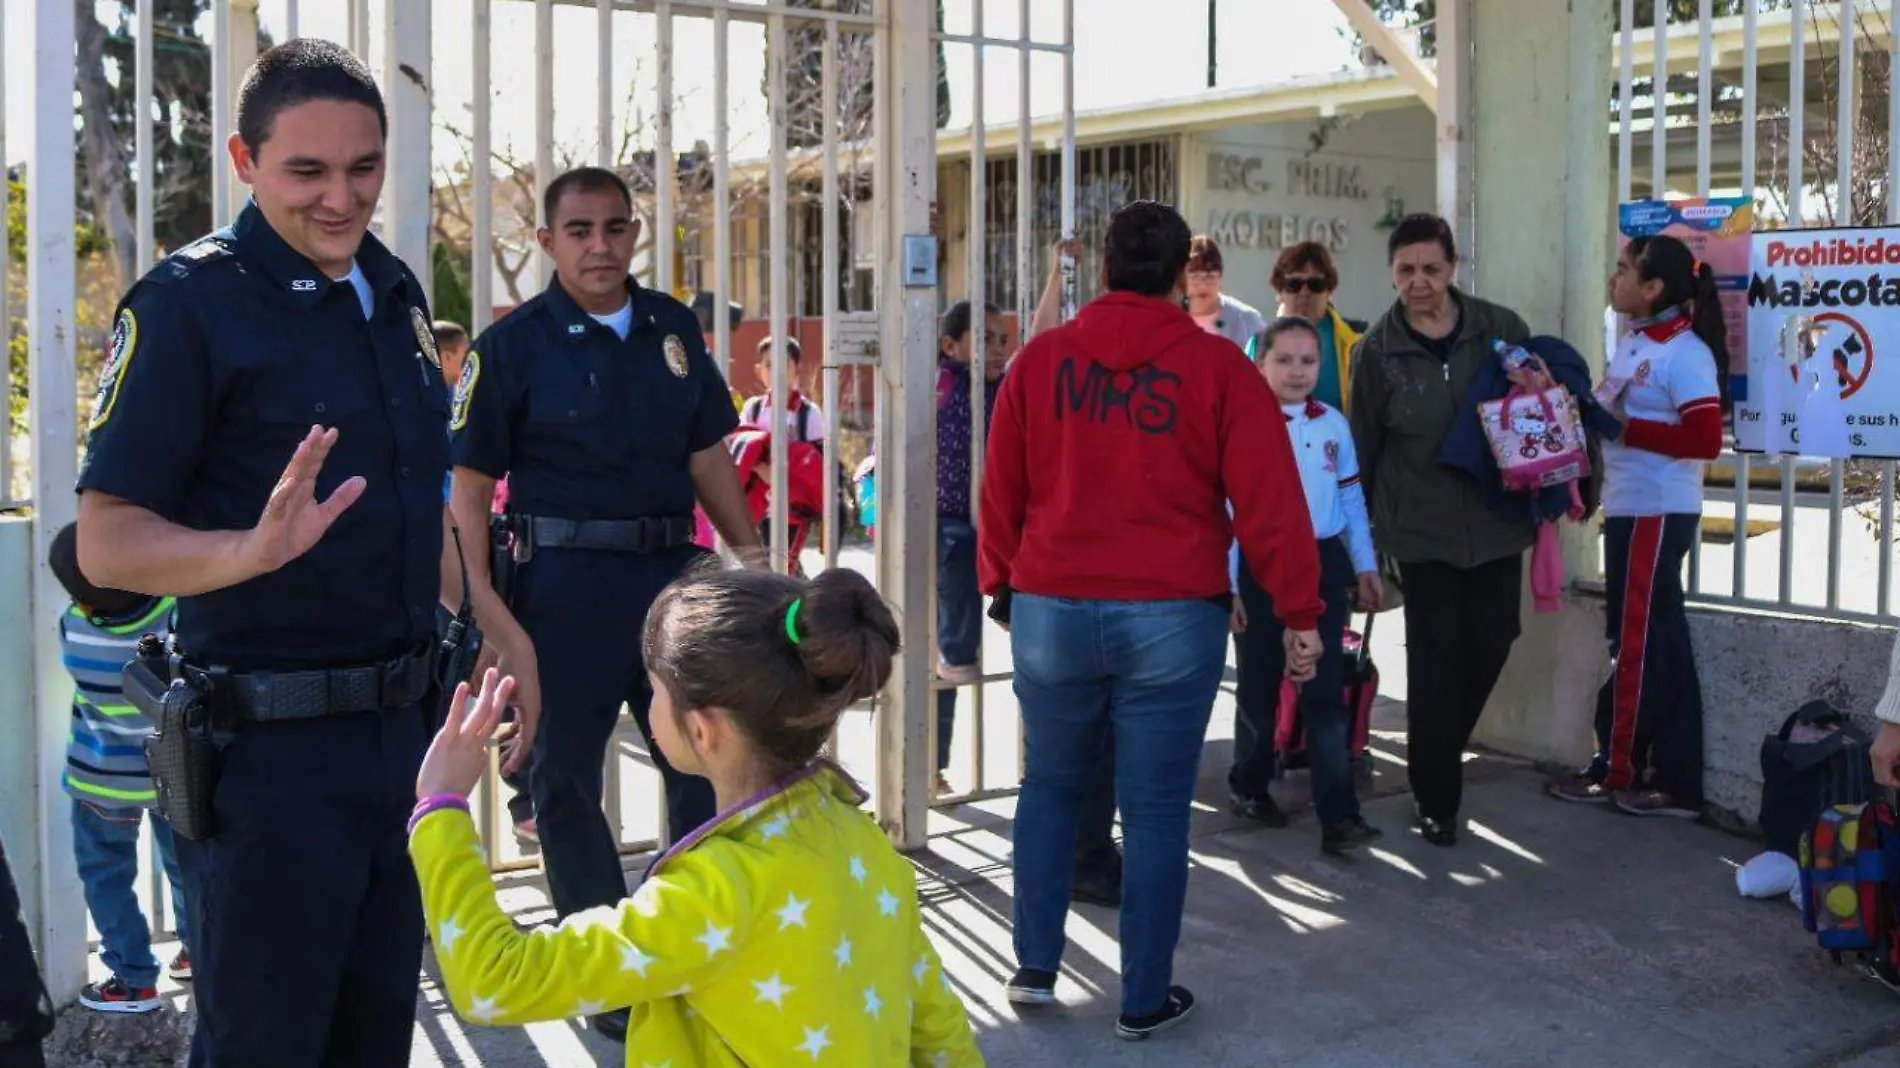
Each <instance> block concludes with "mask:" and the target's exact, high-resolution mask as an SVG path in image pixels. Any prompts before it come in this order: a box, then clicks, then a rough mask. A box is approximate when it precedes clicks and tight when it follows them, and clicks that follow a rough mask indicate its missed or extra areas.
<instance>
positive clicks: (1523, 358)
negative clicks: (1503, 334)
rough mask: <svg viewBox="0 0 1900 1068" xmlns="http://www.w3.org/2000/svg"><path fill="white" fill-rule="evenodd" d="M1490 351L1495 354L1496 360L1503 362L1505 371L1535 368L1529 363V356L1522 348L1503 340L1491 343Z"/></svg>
mask: <svg viewBox="0 0 1900 1068" xmlns="http://www.w3.org/2000/svg"><path fill="white" fill-rule="evenodd" d="M1491 351H1493V352H1495V353H1497V354H1498V359H1500V360H1503V361H1504V369H1505V370H1506V371H1512V372H1516V371H1522V370H1525V369H1526V368H1529V367H1533V366H1535V365H1534V364H1533V363H1532V361H1531V354H1530V353H1529V352H1527V351H1525V349H1524V346H1522V345H1517V344H1513V343H1512V342H1509V341H1506V340H1504V339H1503V338H1499V339H1498V340H1496V341H1493V342H1492V343H1491Z"/></svg>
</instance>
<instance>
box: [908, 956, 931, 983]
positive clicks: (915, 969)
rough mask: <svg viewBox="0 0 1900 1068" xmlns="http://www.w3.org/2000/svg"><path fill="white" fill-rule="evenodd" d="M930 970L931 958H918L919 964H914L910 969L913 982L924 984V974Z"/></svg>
mask: <svg viewBox="0 0 1900 1068" xmlns="http://www.w3.org/2000/svg"><path fill="white" fill-rule="evenodd" d="M929 968H930V958H929V957H918V958H917V963H916V964H913V965H911V967H910V977H911V979H912V980H914V981H916V982H919V983H921V982H923V981H924V972H925V971H927V970H928V969H929Z"/></svg>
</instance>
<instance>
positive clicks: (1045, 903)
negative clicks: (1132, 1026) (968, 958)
mask: <svg viewBox="0 0 1900 1068" xmlns="http://www.w3.org/2000/svg"><path fill="white" fill-rule="evenodd" d="M1226 643H1227V613H1226V612H1225V611H1223V610H1222V609H1221V608H1220V607H1218V606H1217V605H1215V604H1213V603H1212V602H1210V601H1198V600H1197V601H1092V600H1067V599H1056V598H1049V597H1037V596H1032V595H1029V594H1021V593H1019V594H1017V595H1016V600H1015V605H1014V607H1013V609H1012V612H1011V626H1010V648H1011V649H1012V651H1013V652H1014V654H1015V660H1016V696H1017V698H1018V699H1019V700H1020V701H1021V703H1022V711H1023V724H1024V747H1025V764H1026V770H1025V771H1024V773H1023V789H1022V798H1021V800H1020V801H1019V802H1018V804H1017V807H1016V861H1015V863H1016V904H1015V926H1016V933H1015V940H1016V958H1017V962H1018V964H1019V965H1020V966H1022V967H1024V968H1035V969H1039V970H1042V971H1051V972H1053V971H1057V970H1059V968H1060V966H1061V963H1062V950H1063V945H1064V933H1063V923H1064V921H1065V920H1066V918H1067V916H1068V909H1069V878H1070V869H1071V857H1072V852H1073V849H1074V846H1075V839H1076V822H1077V819H1078V815H1079V812H1080V810H1081V808H1082V804H1083V798H1084V796H1085V795H1086V794H1087V793H1088V790H1089V787H1090V785H1091V784H1092V783H1094V782H1095V781H1096V780H1097V777H1098V775H1099V773H1100V760H1101V754H1102V748H1103V745H1104V744H1105V742H1106V740H1107V739H1108V738H1109V737H1110V736H1111V735H1112V737H1113V738H1114V744H1115V800H1116V802H1117V804H1118V806H1119V807H1120V809H1121V814H1122V834H1123V866H1122V872H1123V874H1122V910H1121V947H1122V1012H1123V1013H1125V1014H1128V1015H1142V1014H1146V1013H1150V1012H1154V1011H1155V1010H1157V1009H1159V1008H1160V1007H1161V1005H1162V1003H1163V1002H1165V1001H1166V1000H1167V997H1168V987H1169V984H1170V982H1171V980H1172V979H1173V972H1174V947H1175V943H1177V942H1178V941H1180V937H1181V909H1182V905H1183V903H1184V901H1185V900H1186V898H1187V852H1188V813H1189V808H1190V805H1191V803H1192V802H1193V800H1194V782H1195V777H1196V775H1197V774H1198V773H1199V770H1200V762H1201V748H1202V745H1203V744H1204V736H1205V734H1206V732H1207V720H1208V716H1209V714H1210V713H1211V712H1212V710H1213V706H1214V694H1215V690H1216V688H1217V687H1218V686H1219V684H1220V679H1221V673H1222V670H1223V668H1224V666H1225V665H1224V661H1225V659H1226V657H1225V656H1224V655H1223V654H1224V653H1225V651H1226Z"/></svg>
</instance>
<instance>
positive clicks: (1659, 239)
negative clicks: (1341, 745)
mask: <svg viewBox="0 0 1900 1068" xmlns="http://www.w3.org/2000/svg"><path fill="white" fill-rule="evenodd" d="M1610 306H1611V308H1613V309H1614V310H1615V311H1617V312H1620V313H1621V314H1623V315H1626V316H1629V317H1630V320H1631V321H1630V331H1629V332H1628V333H1627V334H1625V335H1624V336H1623V338H1622V339H1621V340H1620V341H1619V342H1618V343H1617V346H1616V351H1615V352H1614V353H1613V354H1611V357H1610V364H1609V367H1608V369H1607V371H1606V373H1605V375H1604V378H1603V382H1602V384H1601V385H1599V386H1598V387H1597V391H1596V392H1597V398H1598V399H1599V400H1600V401H1601V402H1602V403H1603V406H1604V408H1606V409H1607V410H1609V411H1610V412H1611V413H1612V414H1613V415H1615V416H1616V417H1617V418H1618V419H1619V420H1621V421H1622V423H1623V432H1622V434H1621V435H1620V436H1619V437H1618V438H1617V439H1616V440H1613V441H1606V442H1605V443H1604V446H1603V468H1604V474H1603V514H1604V571H1605V576H1606V578H1607V590H1606V593H1607V600H1608V605H1607V609H1608V610H1607V612H1606V616H1607V621H1608V630H1609V635H1608V636H1609V642H1610V655H1611V657H1612V658H1613V661H1614V663H1615V667H1614V670H1613V671H1612V672H1611V675H1610V679H1609V681H1608V682H1606V683H1604V685H1603V689H1602V691H1601V692H1600V693H1599V694H1598V698H1597V721H1596V735H1597V755H1596V758H1595V759H1594V760H1592V761H1591V762H1590V766H1589V767H1588V768H1585V769H1584V770H1583V771H1582V772H1579V773H1578V774H1576V775H1574V776H1570V777H1567V778H1563V779H1560V780H1557V781H1555V782H1553V783H1551V784H1550V787H1549V789H1550V793H1551V795H1552V796H1554V797H1556V798H1558V799H1560V800H1564V801H1577V802H1583V803H1590V804H1604V805H1612V804H1613V805H1615V806H1616V807H1617V808H1619V809H1622V810H1623V811H1625V812H1628V813H1630V814H1632V815H1638V816H1676V817H1681V818H1688V819H1693V818H1695V817H1696V816H1698V815H1699V814H1700V813H1701V810H1702V689H1701V684H1700V681H1699V680H1698V678H1697V676H1696V669H1695V654H1694V651H1693V650H1692V649H1691V647H1690V644H1689V619H1688V616H1687V614H1686V613H1685V611H1684V608H1683V590H1682V558H1683V557H1684V556H1685V555H1687V554H1688V552H1689V550H1690V548H1691V547H1693V546H1694V544H1695V540H1696V538H1697V537H1698V536H1699V534H1698V532H1699V528H1700V525H1701V521H1702V473H1703V466H1704V464H1706V462H1707V461H1709V460H1713V459H1714V458H1715V457H1716V456H1717V455H1718V454H1719V453H1720V452H1721V451H1722V436H1723V428H1722V417H1723V414H1724V413H1725V412H1726V411H1727V410H1728V403H1729V398H1728V358H1729V357H1728V341H1727V336H1726V331H1725V328H1724V326H1723V321H1722V308H1721V305H1720V303H1719V302H1718V300H1717V298H1716V291H1715V276H1714V273H1713V272H1712V271H1710V270H1709V268H1708V266H1707V265H1706V264H1699V263H1697V262H1696V260H1695V257H1694V255H1692V254H1691V253H1690V251H1689V248H1688V246H1687V245H1685V244H1683V243H1682V242H1681V241H1679V240H1677V239H1676V238H1673V237H1668V236H1655V237H1639V238H1635V239H1632V240H1631V241H1630V243H1629V245H1628V246H1627V247H1625V248H1624V250H1623V252H1622V254H1621V255H1620V256H1618V257H1617V262H1616V273H1615V274H1613V275H1611V276H1610Z"/></svg>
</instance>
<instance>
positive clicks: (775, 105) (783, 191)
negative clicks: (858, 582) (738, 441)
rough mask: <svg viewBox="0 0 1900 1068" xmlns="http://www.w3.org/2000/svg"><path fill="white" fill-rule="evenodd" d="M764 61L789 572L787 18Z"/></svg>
mask: <svg viewBox="0 0 1900 1068" xmlns="http://www.w3.org/2000/svg"><path fill="white" fill-rule="evenodd" d="M766 37H767V40H768V43H767V46H766V47H767V52H768V60H767V62H766V67H765V77H766V81H767V89H766V96H767V99H768V101H769V103H770V107H771V115H772V142H771V143H772V148H771V154H772V161H771V164H772V165H771V172H772V173H771V196H770V197H769V200H770V221H769V226H768V229H769V230H770V235H769V238H768V246H767V247H768V249H769V252H770V255H769V258H768V262H767V264H766V272H767V273H766V276H767V279H768V288H769V290H770V292H769V294H768V296H767V298H766V310H767V314H768V316H769V318H770V321H771V324H772V326H771V330H772V353H771V359H772V368H771V372H772V417H771V426H770V428H769V429H770V430H771V434H772V442H773V444H774V446H775V447H774V448H773V449H772V475H771V478H772V488H771V493H770V499H771V508H770V512H771V518H770V532H771V540H772V566H773V568H774V569H776V570H778V571H783V572H788V573H789V572H790V571H791V569H792V566H793V565H794V564H795V563H796V562H797V561H796V560H794V559H793V558H792V554H791V552H790V544H791V543H790V542H789V541H788V540H787V538H788V537H789V536H790V534H789V530H790V524H789V523H788V521H787V515H786V504H787V503H788V502H787V490H788V488H789V487H788V486H787V485H786V477H787V475H788V473H789V471H790V468H789V467H788V466H787V465H786V452H787V451H788V445H789V442H790V441H791V422H790V420H789V419H787V415H788V414H789V408H788V405H789V404H790V402H791V388H790V384H789V380H790V376H789V375H788V374H787V371H788V368H787V367H786V366H785V331H786V327H787V323H786V311H787V308H786V304H787V303H788V299H787V296H786V282H787V277H786V276H787V274H788V271H787V266H788V265H787V264H786V262H785V259H786V250H787V247H788V241H787V238H786V224H787V221H788V216H789V215H790V211H789V210H788V206H787V204H786V199H787V198H788V197H789V196H790V195H791V191H790V188H789V184H788V180H787V175H786V159H785V156H786V147H785V128H786V125H787V123H788V122H789V121H790V116H789V115H788V114H787V113H786V105H785V16H783V15H773V16H772V17H771V18H769V19H768V20H767V21H766Z"/></svg>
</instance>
